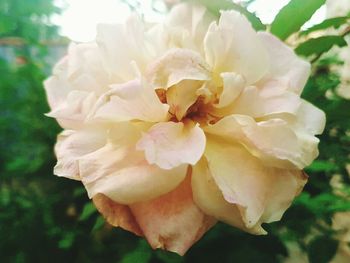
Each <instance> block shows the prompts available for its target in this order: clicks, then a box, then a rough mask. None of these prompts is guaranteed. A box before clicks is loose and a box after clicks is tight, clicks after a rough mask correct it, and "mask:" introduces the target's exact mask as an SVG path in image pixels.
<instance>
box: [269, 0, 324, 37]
mask: <svg viewBox="0 0 350 263" xmlns="http://www.w3.org/2000/svg"><path fill="white" fill-rule="evenodd" d="M325 2H326V0H307V1H305V0H291V1H290V2H289V3H288V4H287V5H286V6H284V7H283V8H282V9H281V11H280V12H279V13H278V14H277V16H276V17H275V20H274V21H273V22H272V24H271V33H272V34H274V35H276V36H278V37H279V38H280V39H282V40H285V39H287V38H288V37H289V36H290V35H291V34H293V33H295V32H297V31H298V30H299V29H300V28H301V26H302V25H304V24H305V23H306V22H307V21H309V20H310V18H311V17H312V15H313V14H314V13H315V12H316V11H317V9H319V8H320V7H321V6H322V5H324V4H325Z"/></svg>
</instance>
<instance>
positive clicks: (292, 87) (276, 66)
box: [258, 32, 311, 95]
mask: <svg viewBox="0 0 350 263" xmlns="http://www.w3.org/2000/svg"><path fill="white" fill-rule="evenodd" d="M258 38H259V39H260V41H261V42H262V44H263V45H264V47H265V49H266V50H267V51H268V54H269V59H270V61H271V66H270V70H269V72H268V73H267V75H266V76H265V78H264V80H263V81H262V82H263V83H264V85H266V86H269V85H274V86H279V87H280V88H285V89H286V90H289V91H291V92H294V93H296V94H298V95H300V94H301V92H302V90H303V88H304V86H305V84H306V81H307V80H308V78H309V76H310V71H311V65H310V63H309V62H307V61H305V60H303V59H301V58H300V57H298V56H297V55H296V54H295V53H294V51H293V50H292V49H291V48H290V47H288V46H287V45H286V44H285V43H283V42H282V41H280V40H279V39H278V38H277V37H275V36H273V35H272V34H270V33H266V32H259V33H258Z"/></svg>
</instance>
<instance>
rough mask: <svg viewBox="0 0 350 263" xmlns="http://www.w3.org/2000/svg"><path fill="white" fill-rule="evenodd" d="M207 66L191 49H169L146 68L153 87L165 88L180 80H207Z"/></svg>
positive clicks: (208, 75) (208, 72) (208, 73)
mask: <svg viewBox="0 0 350 263" xmlns="http://www.w3.org/2000/svg"><path fill="white" fill-rule="evenodd" d="M208 68H209V66H208V65H207V64H206V62H205V61H204V60H203V59H202V57H201V56H200V55H199V54H198V53H197V52H194V51H192V50H188V49H171V50H170V51H168V52H167V53H166V54H165V55H163V56H162V57H161V58H159V59H158V60H156V61H155V62H154V63H152V64H150V66H149V67H148V69H147V73H146V74H147V76H148V78H149V81H150V82H151V83H152V84H153V85H154V87H155V88H163V89H167V88H169V87H171V86H173V85H175V84H177V83H179V82H181V81H182V80H208V79H209V78H210V71H209V69H208Z"/></svg>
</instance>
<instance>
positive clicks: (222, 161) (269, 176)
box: [205, 138, 306, 228]
mask: <svg viewBox="0 0 350 263" xmlns="http://www.w3.org/2000/svg"><path fill="white" fill-rule="evenodd" d="M205 156H206V158H207V160H208V165H209V169H210V171H211V173H212V176H213V178H214V180H215V182H216V184H217V185H218V187H219V188H220V190H221V191H222V193H223V196H224V198H225V200H226V201H227V202H229V203H232V204H236V205H237V207H238V208H239V211H240V213H241V215H242V219H243V221H244V223H245V226H246V227H247V228H251V227H254V226H256V225H257V224H261V223H263V222H267V223H268V222H272V221H276V220H279V219H280V218H281V216H282V215H283V213H284V212H285V210H286V209H287V208H288V207H289V206H290V204H291V202H292V200H293V199H294V197H295V196H296V195H298V194H299V193H300V191H301V189H302V188H303V186H304V184H305V183H306V178H305V176H303V174H302V172H301V171H298V170H287V169H278V168H270V167H267V166H265V165H264V164H263V162H262V161H260V160H259V159H257V158H255V157H254V156H252V155H251V154H250V153H249V152H248V151H246V150H245V149H244V148H243V147H242V146H239V145H234V144H227V141H224V140H220V139H214V138H210V139H209V141H208V147H207V149H206V153H205Z"/></svg>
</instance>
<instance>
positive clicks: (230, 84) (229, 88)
mask: <svg viewBox="0 0 350 263" xmlns="http://www.w3.org/2000/svg"><path fill="white" fill-rule="evenodd" d="M221 77H222V80H223V90H222V93H221V94H220V98H219V103H218V104H217V105H215V107H217V108H223V107H227V106H229V105H230V104H232V103H233V102H234V101H235V99H237V97H238V96H239V95H240V94H241V92H242V91H243V89H244V86H245V81H244V79H243V77H242V76H241V75H238V74H236V73H230V72H224V73H221Z"/></svg>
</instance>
